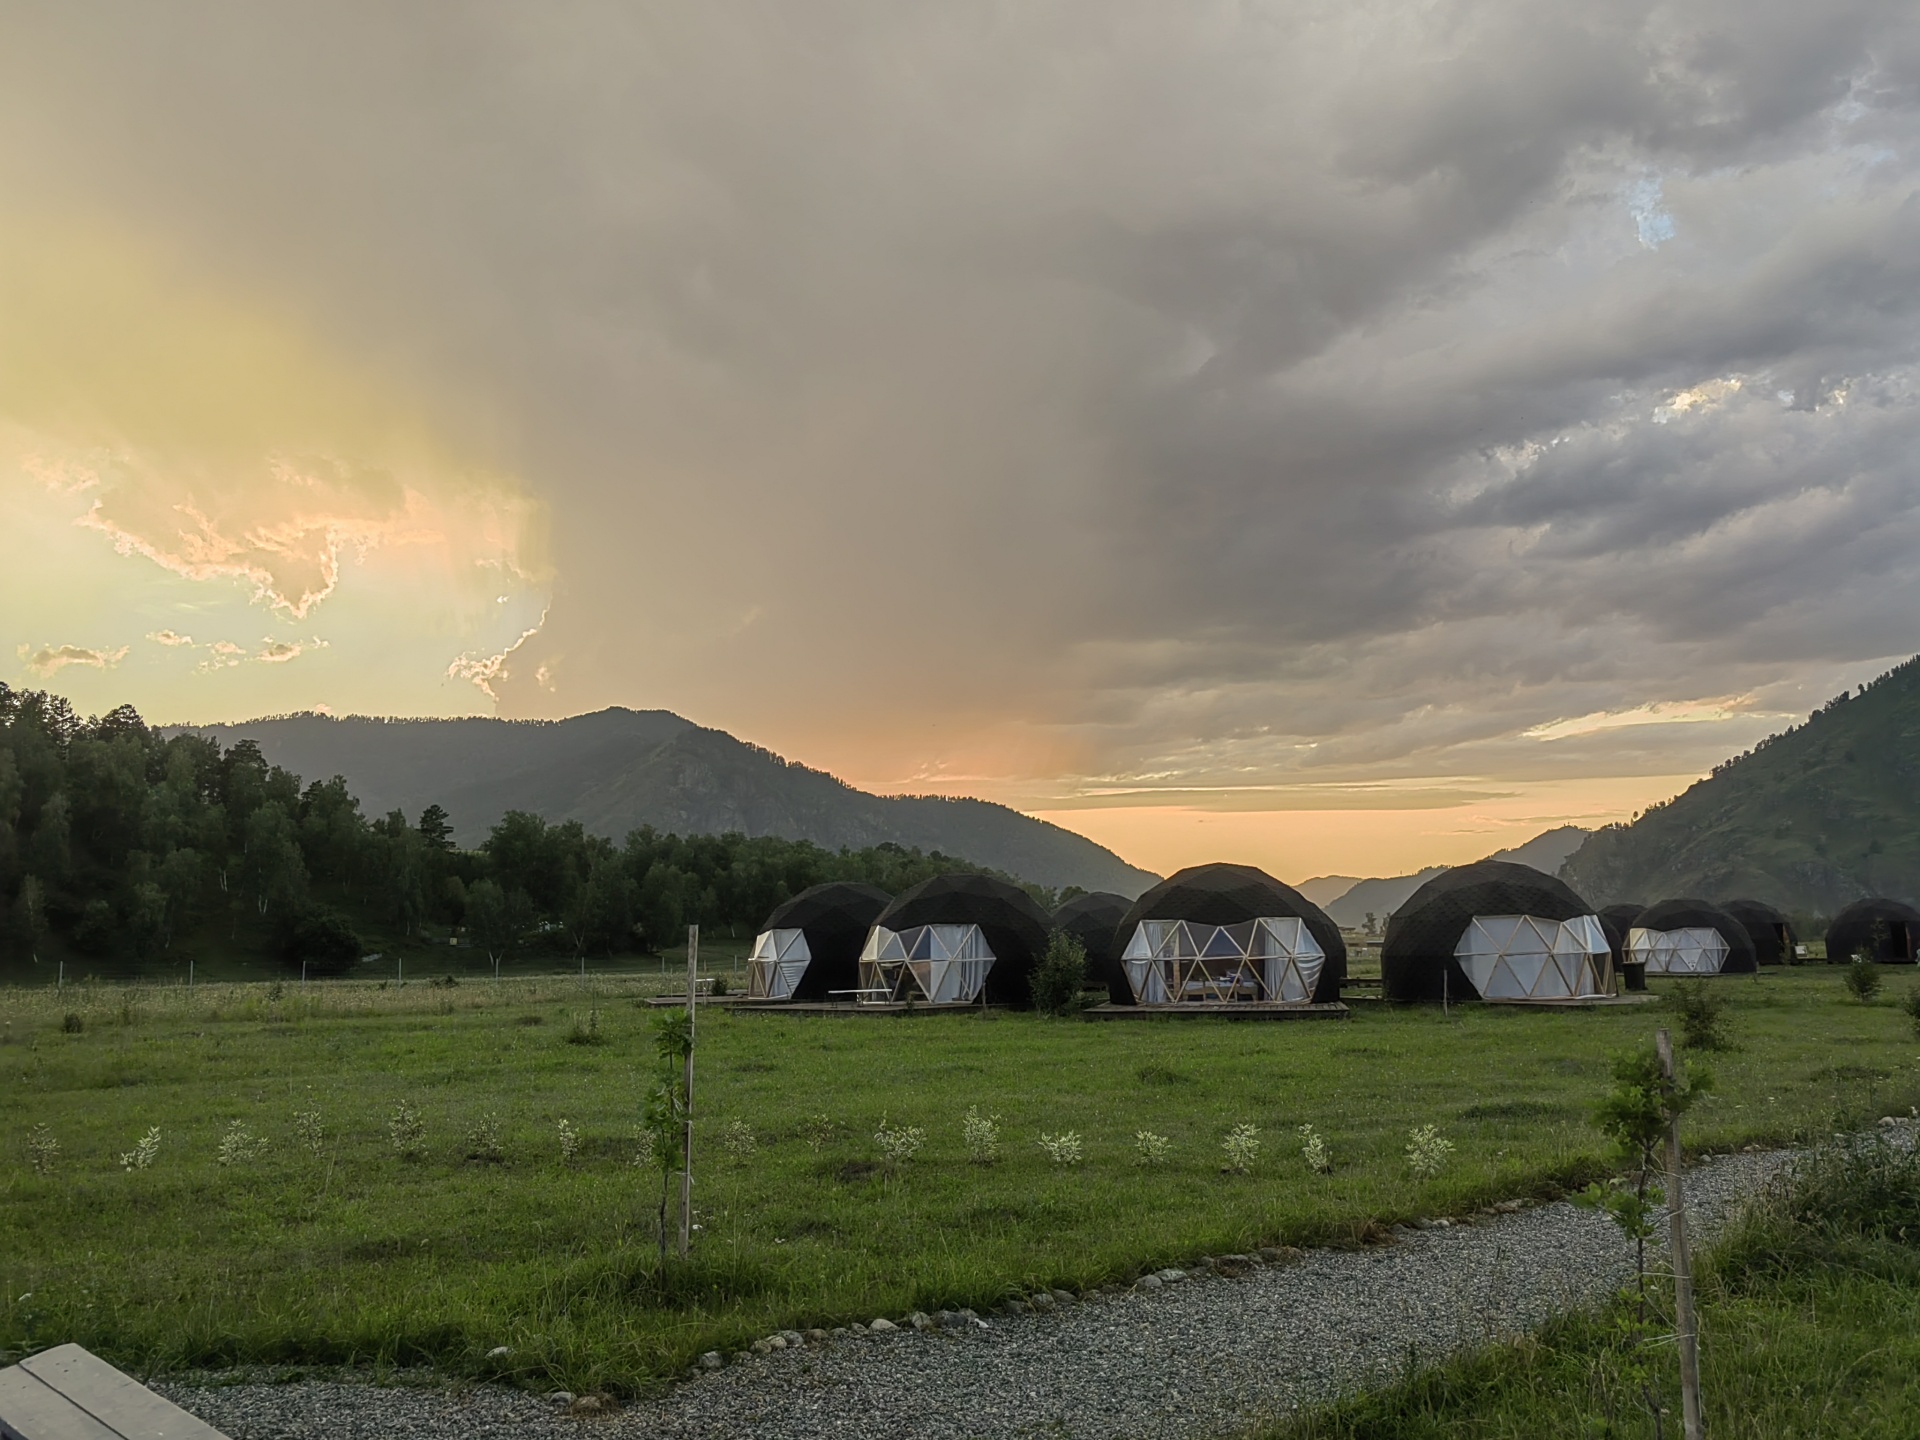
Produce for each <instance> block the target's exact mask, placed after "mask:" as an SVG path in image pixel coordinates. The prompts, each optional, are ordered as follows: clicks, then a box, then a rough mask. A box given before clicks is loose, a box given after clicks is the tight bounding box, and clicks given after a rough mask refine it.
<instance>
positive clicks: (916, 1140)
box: [873, 1115, 927, 1165]
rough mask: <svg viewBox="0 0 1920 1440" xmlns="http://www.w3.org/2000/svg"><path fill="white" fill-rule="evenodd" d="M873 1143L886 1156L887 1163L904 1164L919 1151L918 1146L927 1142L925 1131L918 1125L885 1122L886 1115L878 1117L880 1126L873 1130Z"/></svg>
mask: <svg viewBox="0 0 1920 1440" xmlns="http://www.w3.org/2000/svg"><path fill="white" fill-rule="evenodd" d="M873 1139H874V1143H875V1144H877V1145H878V1146H879V1147H880V1153H881V1154H882V1155H884V1156H886V1157H887V1164H889V1165H904V1164H906V1163H907V1161H909V1160H911V1159H913V1157H914V1156H916V1155H918V1154H919V1153H920V1147H921V1146H922V1145H924V1144H926V1143H927V1132H926V1131H925V1130H922V1129H921V1128H920V1127H919V1126H918V1125H902V1126H899V1127H894V1126H890V1125H888V1124H887V1117H886V1116H884V1115H882V1116H881V1117H880V1128H879V1129H878V1130H876V1131H874V1132H873Z"/></svg>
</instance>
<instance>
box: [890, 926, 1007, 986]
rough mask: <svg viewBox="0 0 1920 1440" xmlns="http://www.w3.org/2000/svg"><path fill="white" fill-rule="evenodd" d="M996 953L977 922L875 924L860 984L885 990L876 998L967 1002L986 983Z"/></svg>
mask: <svg viewBox="0 0 1920 1440" xmlns="http://www.w3.org/2000/svg"><path fill="white" fill-rule="evenodd" d="M995 958H996V957H995V955H994V953H993V949H992V947H991V946H989V945H988V944H987V937H986V936H985V935H984V934H982V933H981V931H980V927H979V926H978V925H916V926H914V927H912V928H911V929H907V930H900V931H894V930H887V929H883V928H882V927H881V926H878V925H876V926H874V927H873V929H871V930H869V931H868V932H867V943H866V945H865V946H864V947H862V949H861V951H860V988H861V989H862V990H866V991H878V992H884V995H874V996H872V997H871V998H873V999H886V1000H920V1001H924V1002H926V1003H927V1004H930V1005H969V1004H972V1003H973V1002H974V1001H975V1000H978V999H979V998H980V992H981V991H982V990H983V989H985V988H986V984H987V974H988V972H989V971H991V970H992V969H993V964H994V960H995ZM861 998H862V999H867V998H869V997H867V996H862V997H861Z"/></svg>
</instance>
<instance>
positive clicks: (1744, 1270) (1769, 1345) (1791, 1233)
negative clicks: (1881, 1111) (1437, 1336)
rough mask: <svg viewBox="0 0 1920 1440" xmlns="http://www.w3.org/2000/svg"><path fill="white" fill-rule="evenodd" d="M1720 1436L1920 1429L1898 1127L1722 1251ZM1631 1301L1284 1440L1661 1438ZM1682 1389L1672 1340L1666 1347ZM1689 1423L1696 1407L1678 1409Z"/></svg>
mask: <svg viewBox="0 0 1920 1440" xmlns="http://www.w3.org/2000/svg"><path fill="white" fill-rule="evenodd" d="M1698 1298H1699V1300H1700V1302H1701V1316H1702V1348H1701V1366H1702V1377H1701V1385H1702V1391H1703V1394H1704V1399H1705V1402H1706V1428H1707V1433H1708V1434H1710V1435H1713V1436H1716V1437H1752V1440H1814V1437H1839V1436H1846V1437H1859V1440H1909V1437H1911V1436H1913V1435H1914V1434H1915V1433H1916V1419H1915V1417H1916V1416H1920V1158H1916V1156H1915V1154H1914V1152H1913V1150H1912V1149H1911V1148H1910V1147H1909V1146H1906V1145H1903V1144H1895V1143H1891V1142H1890V1141H1889V1139H1888V1138H1887V1137H1885V1136H1882V1135H1871V1136H1867V1137H1865V1138H1863V1139H1847V1140H1841V1141H1836V1142H1830V1143H1827V1144H1823V1145H1821V1146H1820V1147H1818V1148H1817V1149H1815V1150H1814V1151H1813V1152H1812V1153H1811V1154H1809V1155H1808V1156H1807V1157H1806V1158H1805V1159H1803V1160H1801V1161H1800V1162H1798V1163H1796V1164H1795V1165H1793V1166H1792V1167H1791V1168H1790V1169H1789V1170H1787V1171H1786V1172H1785V1173H1784V1174H1783V1175H1781V1176H1780V1177H1779V1178H1778V1179H1777V1180H1776V1181H1775V1182H1774V1183H1773V1184H1772V1185H1770V1186H1769V1187H1768V1188H1767V1189H1766V1190H1765V1191H1764V1192H1763V1194H1762V1195H1761V1196H1760V1197H1759V1198H1758V1200H1757V1201H1756V1202H1755V1203H1754V1204H1753V1205H1752V1206H1751V1207H1750V1208H1749V1209H1748V1210H1747V1211H1746V1213H1745V1214H1744V1215H1743V1216H1742V1217H1741V1218H1740V1219H1739V1220H1738V1221H1737V1222H1736V1223H1735V1224H1734V1225H1733V1226H1732V1227H1730V1228H1729V1229H1728V1231H1727V1232H1726V1233H1725V1234H1724V1235H1723V1236H1722V1238H1721V1240H1720V1241H1719V1243H1717V1244H1716V1245H1715V1246H1714V1247H1712V1249H1711V1250H1710V1251H1709V1252H1708V1253H1707V1255H1706V1257H1705V1264H1704V1266H1703V1272H1702V1284H1701V1286H1700V1290H1699V1297H1698ZM1629 1308H1630V1302H1628V1301H1627V1300H1626V1299H1624V1298H1623V1299H1622V1300H1621V1301H1619V1302H1618V1303H1617V1304H1616V1305H1615V1306H1614V1307H1612V1308H1610V1309H1607V1310H1602V1311H1600V1312H1597V1313H1593V1314H1583V1315H1577V1316H1573V1317H1570V1318H1568V1319H1565V1320H1562V1321H1560V1322H1558V1323H1556V1324H1553V1325H1550V1326H1548V1327H1547V1328H1546V1329H1545V1330H1543V1331H1542V1332H1541V1333H1539V1334H1538V1335H1535V1336H1528V1337H1525V1338H1523V1339H1521V1340H1518V1341H1515V1342H1513V1343H1511V1344H1507V1345H1501V1346H1496V1347H1493V1348H1490V1349H1487V1350H1483V1351H1480V1352H1478V1353H1476V1354H1472V1355H1469V1356H1466V1357H1463V1358H1461V1359H1459V1360H1456V1361H1454V1362H1452V1363H1450V1364H1446V1365H1442V1366H1438V1367H1435V1368H1433V1369H1430V1370H1427V1371H1424V1372H1422V1373H1420V1374H1417V1375H1415V1376H1412V1377H1409V1378H1408V1379H1406V1380H1404V1381H1402V1382H1400V1383H1399V1384H1395V1385H1390V1386H1388V1387H1386V1388H1384V1389H1381V1390H1378V1391H1374V1392H1371V1393H1368V1394H1365V1395H1360V1396H1356V1397H1353V1398H1351V1399H1349V1400H1346V1401H1342V1402H1339V1403H1336V1404H1333V1405H1330V1406H1326V1407H1324V1408H1321V1409H1317V1410H1314V1411H1311V1412H1308V1413H1306V1414H1303V1415H1299V1416H1296V1417H1294V1418H1292V1419H1290V1420H1288V1421H1286V1422H1283V1423H1282V1424H1280V1425H1279V1426H1277V1427H1276V1428H1273V1429H1270V1430H1268V1431H1265V1432H1263V1433H1264V1434H1265V1435H1266V1436H1267V1437H1268V1440H1363V1437H1364V1440H1441V1437H1449V1440H1452V1437H1460V1440H1522V1437H1528V1440H1531V1437H1537V1436H1548V1435H1551V1436H1563V1435H1564V1436H1589V1435H1591V1436H1610V1437H1612V1436H1617V1437H1623V1440H1625V1437H1635V1440H1637V1437H1642V1436H1646V1437H1651V1436H1653V1435H1654V1433H1655V1431H1654V1422H1653V1419H1652V1417H1651V1416H1649V1415H1648V1414H1647V1413H1646V1411H1645V1410H1644V1409H1643V1408H1642V1407H1641V1406H1639V1405H1638V1404H1636V1403H1635V1399H1636V1397H1635V1396H1634V1395H1633V1394H1632V1393H1630V1390H1629V1387H1628V1386H1627V1385H1625V1384H1623V1383H1622V1382H1623V1378H1624V1377H1625V1375H1626V1374H1627V1372H1628V1371H1629V1370H1630V1369H1631V1368H1632V1367H1633V1366H1634V1365H1635V1364H1636V1363H1644V1362H1645V1360H1646V1358H1647V1356H1648V1353H1649V1352H1648V1351H1647V1350H1646V1349H1645V1348H1644V1347H1642V1348H1641V1349H1640V1350H1638V1351H1630V1348H1629V1345H1628V1336H1629V1335H1630V1334H1631V1331H1632V1327H1631V1326H1630V1325H1629V1324H1626V1323H1624V1322H1625V1320H1626V1316H1627V1311H1628V1309H1629ZM1651 1355H1652V1359H1653V1362H1654V1365H1655V1367H1656V1369H1657V1370H1658V1371H1659V1372H1661V1373H1660V1379H1661V1380H1662V1382H1663V1384H1662V1387H1661V1388H1662V1389H1663V1391H1664V1392H1665V1393H1667V1394H1673V1393H1675V1386H1676V1384H1677V1376H1678V1364H1677V1360H1676V1358H1675V1356H1674V1352H1673V1350H1672V1347H1671V1344H1670V1343H1667V1344H1664V1345H1661V1346H1660V1347H1659V1348H1657V1349H1656V1350H1654V1351H1652V1352H1651ZM1663 1428H1664V1433H1665V1434H1666V1435H1668V1436H1674V1435H1677V1434H1678V1417H1677V1416H1669V1417H1665V1419H1664V1426H1663Z"/></svg>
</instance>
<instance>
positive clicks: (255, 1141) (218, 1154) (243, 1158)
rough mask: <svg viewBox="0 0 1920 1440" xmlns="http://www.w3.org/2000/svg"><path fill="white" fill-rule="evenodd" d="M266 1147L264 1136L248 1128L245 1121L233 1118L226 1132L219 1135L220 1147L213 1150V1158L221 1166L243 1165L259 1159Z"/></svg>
mask: <svg viewBox="0 0 1920 1440" xmlns="http://www.w3.org/2000/svg"><path fill="white" fill-rule="evenodd" d="M266 1148H267V1142H266V1139H265V1137H263V1136H260V1135H256V1134H254V1133H253V1131H251V1130H249V1129H248V1128H247V1122H246V1121H244V1120H235V1121H234V1122H233V1123H232V1124H230V1125H228V1126H227V1133H226V1134H224V1135H222V1136H221V1137H220V1148H219V1149H218V1150H217V1151H215V1152H214V1157H213V1158H214V1160H215V1161H216V1162H217V1163H218V1164H219V1165H220V1166H221V1167H222V1168H225V1167H226V1166H230V1165H245V1164H247V1163H249V1162H250V1161H253V1160H257V1159H259V1158H260V1156H261V1155H262V1154H264V1153H265V1151H266Z"/></svg>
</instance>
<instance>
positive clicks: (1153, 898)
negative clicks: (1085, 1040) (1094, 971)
mask: <svg viewBox="0 0 1920 1440" xmlns="http://www.w3.org/2000/svg"><path fill="white" fill-rule="evenodd" d="M1115 939H1116V942H1117V943H1118V944H1119V946H1120V960H1119V964H1118V966H1117V967H1116V968H1115V970H1114V971H1112V972H1110V979H1109V982H1108V993H1109V994H1110V995H1111V997H1112V999H1113V1001H1114V1003H1115V1004H1118V1005H1179V1004H1182V1003H1189V1002H1196V1001H1209V1000H1213V1001H1222V1000H1226V1001H1263V1002H1266V1003H1269V1004H1299V1005H1304V1004H1308V1003H1314V1004H1324V1003H1327V1002H1329V1001H1334V1000H1338V999H1339V998H1340V984H1341V982H1342V981H1343V980H1345V979H1346V978H1347V945H1346V941H1344V940H1342V939H1341V938H1340V927H1339V926H1337V925H1335V924H1334V923H1333V921H1331V920H1330V919H1328V918H1327V914H1326V912H1325V911H1324V910H1322V909H1321V908H1320V907H1319V906H1318V905H1315V904H1314V903H1313V902H1312V901H1311V900H1309V899H1307V898H1306V896H1304V895H1302V894H1301V893H1300V892H1299V891H1298V890H1295V889H1294V888H1293V887H1292V886H1291V885H1283V884H1281V883H1280V882H1279V881H1278V880H1276V879H1274V878H1273V877H1272V876H1271V875H1269V874H1267V873H1266V871H1264V870H1256V869H1255V868H1254V867H1253V866H1251V865H1219V864H1215V865H1194V866H1191V867H1189V868H1188V869H1185V870H1181V871H1179V872H1178V873H1176V874H1174V875H1171V876H1169V877H1168V878H1167V879H1165V880H1162V881H1161V882H1160V883H1159V884H1158V885H1156V886H1154V887H1153V888H1152V889H1151V890H1149V891H1147V893H1146V894H1144V895H1142V896H1141V897H1140V898H1139V899H1138V900H1136V901H1134V902H1133V906H1132V908H1131V909H1129V910H1128V911H1127V913H1126V915H1125V916H1124V917H1122V919H1121V921H1120V926H1119V929H1118V931H1117V933H1116V936H1115Z"/></svg>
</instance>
